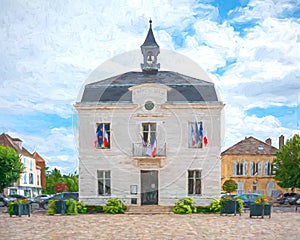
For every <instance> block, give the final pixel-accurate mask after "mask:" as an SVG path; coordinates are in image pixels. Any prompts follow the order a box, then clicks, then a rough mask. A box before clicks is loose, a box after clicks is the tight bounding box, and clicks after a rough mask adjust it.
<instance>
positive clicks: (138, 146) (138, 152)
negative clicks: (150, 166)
mask: <svg viewBox="0 0 300 240" xmlns="http://www.w3.org/2000/svg"><path fill="white" fill-rule="evenodd" d="M146 151H147V147H144V146H143V144H142V143H133V144H132V153H133V157H134V158H165V157H166V143H164V144H159V143H157V149H156V156H155V157H152V156H149V155H148V154H147V153H146Z"/></svg>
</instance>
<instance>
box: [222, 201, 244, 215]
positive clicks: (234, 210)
mask: <svg viewBox="0 0 300 240" xmlns="http://www.w3.org/2000/svg"><path fill="white" fill-rule="evenodd" d="M220 214H221V215H222V214H234V215H236V214H240V215H241V213H239V212H238V202H237V201H234V200H228V201H226V202H225V204H224V206H223V207H221V212H220Z"/></svg>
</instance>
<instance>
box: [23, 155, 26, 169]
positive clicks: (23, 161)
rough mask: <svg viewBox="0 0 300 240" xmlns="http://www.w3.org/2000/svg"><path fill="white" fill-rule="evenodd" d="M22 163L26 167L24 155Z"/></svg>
mask: <svg viewBox="0 0 300 240" xmlns="http://www.w3.org/2000/svg"><path fill="white" fill-rule="evenodd" d="M23 165H24V168H26V157H24V158H23Z"/></svg>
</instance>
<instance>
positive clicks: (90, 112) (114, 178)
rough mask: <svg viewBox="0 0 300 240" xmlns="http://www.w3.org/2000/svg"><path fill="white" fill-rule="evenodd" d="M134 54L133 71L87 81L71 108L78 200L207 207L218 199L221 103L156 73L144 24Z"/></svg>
mask: <svg viewBox="0 0 300 240" xmlns="http://www.w3.org/2000/svg"><path fill="white" fill-rule="evenodd" d="M141 50H142V54H143V64H141V68H142V71H141V72H138V71H137V72H126V73H124V74H121V75H118V76H114V77H111V78H108V79H98V81H96V82H93V83H89V84H87V85H85V86H84V90H83V94H82V97H81V98H80V100H78V101H77V102H76V103H75V104H74V106H75V108H76V110H77V112H78V124H79V126H78V152H79V197H80V200H83V202H84V203H86V204H90V205H101V204H104V203H105V201H106V200H107V199H108V198H110V197H116V198H119V199H122V200H125V202H126V204H138V205H146V204H152V205H173V204H174V203H175V202H176V201H178V200H179V199H180V198H183V197H193V199H194V200H195V202H196V204H199V205H208V204H210V202H211V200H212V198H214V197H218V196H219V195H220V187H221V162H220V159H219V158H220V152H221V111H222V109H223V107H224V104H223V103H222V102H221V101H220V100H219V99H218V97H217V94H216V90H215V87H214V84H213V83H211V82H208V81H204V80H201V79H196V78H192V77H189V76H186V75H183V74H180V73H177V72H172V71H159V68H160V64H159V63H158V62H157V59H158V54H159V53H160V49H159V46H158V44H157V43H156V41H155V38H154V35H153V32H152V26H151V21H150V28H149V31H148V34H147V37H146V39H145V42H144V43H143V45H142V46H141ZM203 129H204V131H203ZM204 133H205V134H206V135H204ZM95 135H96V139H95ZM94 139H95V141H94ZM207 139H208V140H209V143H208V145H207V146H205V145H206V144H207ZM93 141H94V144H93Z"/></svg>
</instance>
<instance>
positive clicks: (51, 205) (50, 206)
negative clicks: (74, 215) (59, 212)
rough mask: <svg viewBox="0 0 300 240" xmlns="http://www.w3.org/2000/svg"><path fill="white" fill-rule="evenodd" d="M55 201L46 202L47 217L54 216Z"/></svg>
mask: <svg viewBox="0 0 300 240" xmlns="http://www.w3.org/2000/svg"><path fill="white" fill-rule="evenodd" d="M55 201H56V200H50V201H49V202H48V210H47V215H54V214H55V213H56V206H55Z"/></svg>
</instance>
